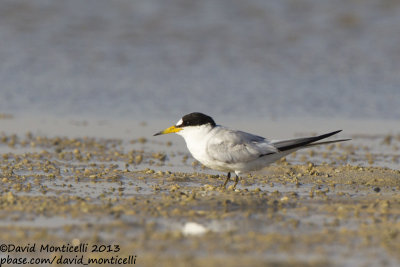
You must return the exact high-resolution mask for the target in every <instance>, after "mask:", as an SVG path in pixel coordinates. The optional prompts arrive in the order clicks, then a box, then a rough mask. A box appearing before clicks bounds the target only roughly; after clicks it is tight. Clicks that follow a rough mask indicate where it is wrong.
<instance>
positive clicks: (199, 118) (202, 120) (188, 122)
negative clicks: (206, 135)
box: [176, 112, 216, 128]
mask: <svg viewBox="0 0 400 267" xmlns="http://www.w3.org/2000/svg"><path fill="white" fill-rule="evenodd" d="M204 124H210V125H211V126H212V127H214V126H215V125H216V124H215V122H214V120H213V118H211V117H210V116H207V115H205V114H203V113H200V112H193V113H190V114H187V115H185V116H183V117H182V122H181V123H180V124H179V125H176V126H177V127H180V128H182V127H186V126H200V125H204Z"/></svg>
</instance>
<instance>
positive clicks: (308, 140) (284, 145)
mask: <svg viewBox="0 0 400 267" xmlns="http://www.w3.org/2000/svg"><path fill="white" fill-rule="evenodd" d="M341 131H342V130H337V131H334V132H330V133H326V134H322V135H318V136H314V137H305V138H298V139H292V140H287V141H282V142H279V143H277V144H276V147H277V148H278V149H279V151H286V150H290V149H294V148H298V147H300V148H301V147H303V146H307V145H308V144H312V143H314V142H316V141H319V140H322V139H325V138H328V137H330V136H332V135H335V134H337V133H340V132H341Z"/></svg>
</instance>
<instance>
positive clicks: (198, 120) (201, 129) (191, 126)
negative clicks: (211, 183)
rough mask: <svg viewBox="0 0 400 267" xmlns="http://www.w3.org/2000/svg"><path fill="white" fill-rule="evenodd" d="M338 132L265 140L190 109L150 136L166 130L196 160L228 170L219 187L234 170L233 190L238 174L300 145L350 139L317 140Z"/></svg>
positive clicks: (254, 169) (270, 161)
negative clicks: (183, 143) (183, 145)
mask: <svg viewBox="0 0 400 267" xmlns="http://www.w3.org/2000/svg"><path fill="white" fill-rule="evenodd" d="M341 131H342V130H338V131H334V132H330V133H326V134H322V135H319V136H313V137H303V138H296V139H288V140H268V139H266V138H264V137H261V136H258V135H254V134H250V133H246V132H243V131H237V130H232V129H229V128H226V127H224V126H221V125H217V124H216V123H215V122H214V120H213V118H211V117H210V116H208V115H205V114H203V113H200V112H193V113H190V114H187V115H185V116H183V117H182V118H181V119H180V120H179V121H178V122H177V123H176V124H175V125H173V126H171V127H169V128H167V129H165V130H163V131H160V132H158V133H156V134H154V136H156V135H162V134H169V133H176V134H178V135H180V136H182V137H183V138H184V139H185V142H186V146H187V148H188V149H189V151H190V153H191V154H192V156H193V157H194V158H195V159H196V160H198V161H199V162H200V163H202V164H203V165H204V166H206V167H208V168H210V169H213V170H217V171H222V172H227V173H228V174H227V178H226V180H225V182H224V184H223V187H226V184H227V183H228V181H229V180H230V178H231V172H234V173H235V174H236V178H235V184H234V186H233V189H235V188H236V185H237V183H238V181H239V176H240V174H242V173H248V172H251V171H256V170H260V169H262V168H264V167H266V166H267V165H269V164H271V163H273V162H275V161H277V160H278V159H280V158H282V157H285V156H287V155H288V154H290V153H292V152H294V151H296V150H299V149H302V148H307V147H311V146H316V145H324V144H331V143H336V142H343V141H348V140H350V139H339V140H333V141H324V142H317V141H319V140H321V139H325V138H327V137H330V136H332V135H334V134H337V133H339V132H341Z"/></svg>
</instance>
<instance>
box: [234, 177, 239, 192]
mask: <svg viewBox="0 0 400 267" xmlns="http://www.w3.org/2000/svg"><path fill="white" fill-rule="evenodd" d="M238 182H239V176H238V175H237V174H236V177H235V184H234V185H233V189H235V188H236V185H237V183H238Z"/></svg>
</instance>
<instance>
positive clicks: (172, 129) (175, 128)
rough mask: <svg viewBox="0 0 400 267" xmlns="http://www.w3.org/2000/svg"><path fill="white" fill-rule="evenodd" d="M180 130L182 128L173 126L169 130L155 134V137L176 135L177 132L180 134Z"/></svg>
mask: <svg viewBox="0 0 400 267" xmlns="http://www.w3.org/2000/svg"><path fill="white" fill-rule="evenodd" d="M180 130H182V128H179V127H175V126H171V127H169V128H167V129H165V130H163V131H161V132H158V133H156V134H154V135H153V136H156V135H161V134H169V133H176V132H179V131H180Z"/></svg>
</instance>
